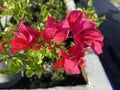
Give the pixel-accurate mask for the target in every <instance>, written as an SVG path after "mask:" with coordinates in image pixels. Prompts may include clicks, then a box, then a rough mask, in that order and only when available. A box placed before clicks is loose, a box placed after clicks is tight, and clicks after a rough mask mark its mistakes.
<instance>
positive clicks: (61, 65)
mask: <svg viewBox="0 0 120 90" xmlns="http://www.w3.org/2000/svg"><path fill="white" fill-rule="evenodd" d="M63 65H64V60H63V59H58V60H57V61H56V62H55V63H54V68H62V67H63Z"/></svg>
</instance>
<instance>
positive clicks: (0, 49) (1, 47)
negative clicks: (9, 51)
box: [0, 42, 5, 52]
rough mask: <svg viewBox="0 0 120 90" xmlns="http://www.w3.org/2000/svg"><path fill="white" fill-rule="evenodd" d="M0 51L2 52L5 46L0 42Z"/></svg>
mask: <svg viewBox="0 0 120 90" xmlns="http://www.w3.org/2000/svg"><path fill="white" fill-rule="evenodd" d="M0 51H1V52H4V51H5V47H4V46H3V44H2V42H0Z"/></svg>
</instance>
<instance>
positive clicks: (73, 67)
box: [64, 59, 80, 74]
mask: <svg viewBox="0 0 120 90" xmlns="http://www.w3.org/2000/svg"><path fill="white" fill-rule="evenodd" d="M64 69H65V71H66V72H67V73H70V74H79V73H80V69H79V67H78V63H77V62H76V60H74V61H73V60H69V59H65V63H64Z"/></svg>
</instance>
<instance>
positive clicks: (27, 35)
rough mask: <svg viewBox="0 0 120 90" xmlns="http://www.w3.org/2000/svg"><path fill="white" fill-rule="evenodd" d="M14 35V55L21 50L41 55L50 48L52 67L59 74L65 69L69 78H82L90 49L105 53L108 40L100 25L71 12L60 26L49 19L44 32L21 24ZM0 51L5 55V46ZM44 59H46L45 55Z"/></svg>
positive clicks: (59, 22)
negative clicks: (81, 74)
mask: <svg viewBox="0 0 120 90" xmlns="http://www.w3.org/2000/svg"><path fill="white" fill-rule="evenodd" d="M13 34H14V35H15V36H14V38H12V40H11V42H10V45H11V51H10V53H11V54H13V55H15V54H17V53H19V52H20V51H21V50H23V51H24V52H27V51H29V50H30V49H32V50H35V51H40V50H42V48H45V49H46V48H47V49H48V50H49V51H50V53H51V54H54V56H55V58H54V61H53V64H50V65H53V66H52V67H53V68H54V69H56V70H57V69H64V71H66V72H67V73H69V74H79V73H80V68H85V67H86V64H85V59H84V56H85V54H86V52H87V51H88V50H89V48H92V49H93V51H94V52H95V54H100V53H102V46H103V39H104V37H103V35H102V34H101V32H100V30H99V29H97V27H96V22H95V21H89V20H88V19H87V18H85V16H84V13H82V12H81V11H79V10H73V11H70V12H69V13H68V15H67V16H66V18H65V19H64V20H61V21H58V22H57V21H56V20H55V18H52V17H50V16H48V19H47V24H46V27H45V29H44V30H41V31H38V30H36V29H34V28H32V27H30V26H26V25H24V24H23V23H22V21H21V22H20V23H19V25H18V28H17V30H16V31H14V32H13ZM68 39H70V44H69V43H68ZM0 50H1V51H4V46H3V45H2V43H0ZM42 51H43V50H42ZM42 51H41V52H40V53H43V52H42ZM38 56H39V54H38ZM42 56H43V57H45V55H43V54H42ZM56 56H57V57H56ZM43 60H44V59H43ZM42 62H44V61H42ZM49 62H50V61H49ZM40 64H43V63H40Z"/></svg>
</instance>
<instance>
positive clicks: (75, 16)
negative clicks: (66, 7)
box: [66, 10, 82, 27]
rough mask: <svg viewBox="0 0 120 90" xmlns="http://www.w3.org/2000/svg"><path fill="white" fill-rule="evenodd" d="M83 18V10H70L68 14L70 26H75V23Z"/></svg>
mask: <svg viewBox="0 0 120 90" xmlns="http://www.w3.org/2000/svg"><path fill="white" fill-rule="evenodd" d="M81 18H82V12H81V11H78V10H73V11H70V12H69V14H68V15H67V17H66V19H67V20H68V22H69V25H70V27H72V26H74V24H75V23H76V22H77V21H78V20H80V19H81Z"/></svg>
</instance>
